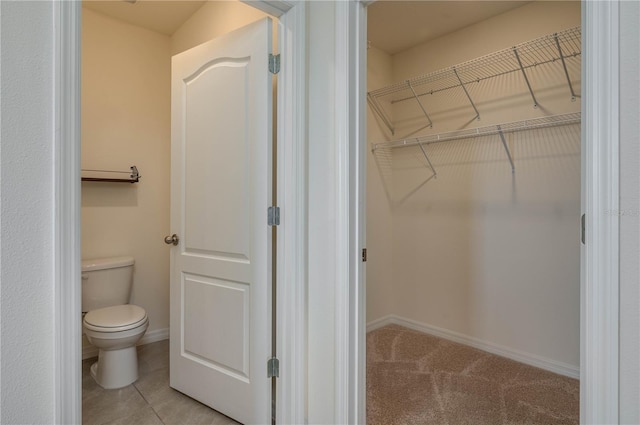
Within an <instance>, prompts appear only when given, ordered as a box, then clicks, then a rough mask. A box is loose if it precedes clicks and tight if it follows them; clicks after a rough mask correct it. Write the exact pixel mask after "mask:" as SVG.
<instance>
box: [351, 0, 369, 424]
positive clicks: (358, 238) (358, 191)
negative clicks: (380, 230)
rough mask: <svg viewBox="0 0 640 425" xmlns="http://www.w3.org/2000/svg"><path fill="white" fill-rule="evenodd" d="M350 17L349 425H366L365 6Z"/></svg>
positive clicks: (356, 6)
mask: <svg viewBox="0 0 640 425" xmlns="http://www.w3.org/2000/svg"><path fill="white" fill-rule="evenodd" d="M350 3H351V10H350V14H351V15H352V16H354V17H355V21H356V25H355V27H353V26H352V27H351V29H350V33H349V49H350V51H349V57H350V58H352V63H351V72H350V75H349V79H350V81H349V84H350V85H349V92H350V93H351V96H352V98H351V100H350V103H349V117H348V119H349V123H352V125H351V131H350V139H351V143H350V155H351V158H352V160H351V164H350V166H351V170H350V175H349V180H350V187H351V191H352V196H350V197H349V199H350V205H349V208H350V235H349V237H350V245H349V249H350V251H349V253H350V259H351V261H350V269H351V272H350V282H351V285H350V290H349V297H350V298H351V299H352V300H353V301H352V302H351V303H350V316H349V333H350V335H351V338H350V347H349V354H350V356H349V368H350V369H349V423H352V424H365V423H366V421H367V414H366V398H367V392H366V358H367V357H366V354H367V344H366V332H365V325H366V320H367V317H366V310H367V298H366V284H365V283H366V276H365V273H366V267H365V263H364V262H363V261H362V249H363V248H364V247H365V246H366V206H367V202H366V183H367V177H366V176H367V134H366V132H367V130H366V119H365V118H366V101H365V95H364V93H365V92H366V88H367V59H366V56H367V48H366V36H367V5H366V4H365V3H363V2H350Z"/></svg>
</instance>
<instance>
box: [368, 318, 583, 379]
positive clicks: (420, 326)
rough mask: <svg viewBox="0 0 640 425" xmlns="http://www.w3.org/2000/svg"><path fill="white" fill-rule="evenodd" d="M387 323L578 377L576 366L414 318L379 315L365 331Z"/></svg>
mask: <svg viewBox="0 0 640 425" xmlns="http://www.w3.org/2000/svg"><path fill="white" fill-rule="evenodd" d="M387 325H399V326H403V327H405V328H409V329H413V330H415V331H418V332H422V333H425V334H429V335H433V336H437V337H439V338H443V339H447V340H449V341H453V342H457V343H460V344H464V345H468V346H470V347H473V348H477V349H479V350H482V351H486V352H488V353H491V354H496V355H498V356H502V357H506V358H508V359H511V360H515V361H517V362H520V363H524V364H528V365H530V366H535V367H538V368H540V369H544V370H548V371H550V372H554V373H557V374H559V375H564V376H568V377H570V378H575V379H579V378H580V368H579V367H578V366H574V365H570V364H568V363H563V362H559V361H556V360H551V359H548V358H545V357H541V356H538V355H535V354H530V353H525V352H523V351H519V350H514V349H512V348H509V347H504V346H502V345H498V344H494V343H492V342H487V341H483V340H480V339H477V338H474V337H471V336H467V335H464V334H461V333H458V332H454V331H450V330H448V329H443V328H439V327H437V326H431V325H427V324H425V323H421V322H418V321H416V320H411V319H406V318H403V317H400V316H396V315H394V314H390V315H388V316H384V317H381V318H379V319H376V320H373V321H371V322H369V323H367V332H371V331H373V330H376V329H379V328H381V327H383V326H387Z"/></svg>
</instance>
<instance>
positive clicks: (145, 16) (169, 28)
mask: <svg viewBox="0 0 640 425" xmlns="http://www.w3.org/2000/svg"><path fill="white" fill-rule="evenodd" d="M204 3H206V1H193V0H168V1H167V0H164V1H154V0H138V1H136V2H135V3H133V2H130V1H125V0H83V2H82V6H83V7H86V8H88V9H91V10H93V11H96V12H98V13H102V14H104V15H107V16H111V17H112V18H115V19H120V20H121V21H125V22H128V23H130V24H133V25H137V26H139V27H143V28H147V29H150V30H152V31H156V32H159V33H161V34H166V35H172V34H173V33H174V32H176V30H177V29H178V28H180V26H181V25H182V24H183V23H184V22H185V21H186V20H187V19H189V18H190V17H191V15H193V14H194V13H195V12H196V10H198V9H200V7H202V5H203V4H204Z"/></svg>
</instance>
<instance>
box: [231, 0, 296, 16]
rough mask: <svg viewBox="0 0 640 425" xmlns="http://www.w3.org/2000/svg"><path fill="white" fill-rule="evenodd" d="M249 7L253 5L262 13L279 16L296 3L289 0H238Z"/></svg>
mask: <svg viewBox="0 0 640 425" xmlns="http://www.w3.org/2000/svg"><path fill="white" fill-rule="evenodd" d="M240 1H241V2H242V3H245V4H247V5H249V6H251V7H255V8H256V9H259V10H261V11H263V12H264V13H266V14H268V15H271V16H275V17H276V18H279V17H281V16H283V15H285V14H286V13H287V12H289V10H291V9H292V8H293V7H294V6H295V5H296V4H295V3H293V2H290V1H281V0H240Z"/></svg>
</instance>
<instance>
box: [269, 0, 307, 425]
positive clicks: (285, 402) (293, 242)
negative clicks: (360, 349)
mask: <svg viewBox="0 0 640 425" xmlns="http://www.w3.org/2000/svg"><path fill="white" fill-rule="evenodd" d="M306 17H307V12H306V4H305V3H304V2H300V3H296V4H295V7H292V8H291V10H289V11H288V12H287V13H286V14H285V15H282V16H281V17H280V19H279V21H278V29H279V34H278V44H279V46H278V50H279V52H280V55H281V58H282V59H281V64H280V74H278V102H277V103H278V118H277V119H278V123H277V127H278V130H277V131H278V137H277V151H278V158H277V160H278V166H277V175H278V176H277V182H278V183H277V184H278V193H277V203H278V205H279V206H280V215H281V216H280V220H281V221H280V223H281V224H280V226H278V230H277V248H276V250H277V255H276V270H277V273H276V288H277V291H276V293H277V318H276V321H277V323H276V332H277V335H276V353H277V356H278V358H279V360H280V377H279V378H278V381H277V384H276V421H277V423H282V424H302V423H305V419H306V414H307V411H306V406H307V402H306V397H307V301H306V299H307V281H308V278H307V238H306V235H307V207H306V199H307V196H306V194H307V187H308V185H307V173H306V172H307V166H306V164H307V146H306V140H307V135H306V107H307V97H306V93H307V90H306V81H307V80H306Z"/></svg>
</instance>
